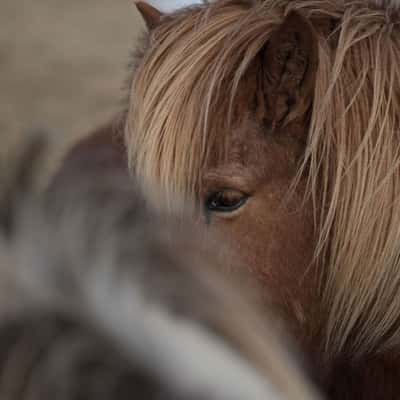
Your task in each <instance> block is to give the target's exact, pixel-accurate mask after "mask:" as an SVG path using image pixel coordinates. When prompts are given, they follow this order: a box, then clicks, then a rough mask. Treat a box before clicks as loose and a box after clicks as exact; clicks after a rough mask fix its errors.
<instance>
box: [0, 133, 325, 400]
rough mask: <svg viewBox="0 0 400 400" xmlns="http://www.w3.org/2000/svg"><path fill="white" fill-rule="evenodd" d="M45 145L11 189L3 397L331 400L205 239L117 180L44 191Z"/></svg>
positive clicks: (4, 192)
mask: <svg viewBox="0 0 400 400" xmlns="http://www.w3.org/2000/svg"><path fill="white" fill-rule="evenodd" d="M96 139H97V140H98V137H96ZM86 144H87V143H86ZM44 145H45V141H44V140H42V139H40V138H34V139H33V140H31V142H30V143H29V144H28V145H27V146H26V148H25V150H23V151H21V155H20V156H19V157H17V159H16V160H13V161H12V162H10V163H9V168H8V171H7V174H5V177H4V179H3V180H2V184H1V185H0V210H1V211H2V212H0V287H1V291H0V293H1V294H0V298H1V301H0V396H1V398H4V399H8V400H14V399H15V400H16V399H20V400H22V399H24V400H25V399H26V400H28V399H29V400H39V399H40V400H50V399H61V398H62V399H67V400H75V399H76V400H78V399H87V400H90V399H99V398H101V399H105V400H127V399H132V398H135V399H156V398H162V399H166V400H180V399H182V400H183V399H193V400H194V399H197V400H201V399H208V400H225V399H226V400H228V399H233V398H240V399H254V400H257V399H259V400H303V399H304V400H306V399H307V400H318V399H320V398H321V397H320V396H319V394H318V393H317V391H316V390H315V389H314V388H313V387H312V385H311V384H310V379H309V377H307V374H306V373H305V372H304V370H305V369H304V367H302V366H301V365H300V363H299V362H298V360H297V359H296V358H297V357H296V356H295V355H294V352H293V350H292V346H291V345H290V344H289V343H288V342H286V341H285V340H283V339H282V332H281V333H279V328H278V327H277V326H275V325H276V324H275V323H274V322H273V320H272V319H271V320H269V319H267V318H266V316H265V312H264V311H263V310H262V309H261V308H259V307H258V305H257V304H256V303H255V302H252V301H250V297H251V296H250V295H248V296H245V297H244V298H243V297H242V296H241V295H240V294H242V293H243V292H244V291H246V289H245V287H244V286H243V285H242V284H240V283H239V282H235V281H234V280H232V281H231V282H228V281H227V280H226V279H225V276H224V275H223V274H222V273H220V272H219V271H220V268H221V267H220V266H219V265H218V257H216V256H214V253H213V251H212V246H211V245H210V244H206V243H205V244H204V246H200V245H199V242H200V243H202V242H204V240H203V239H201V232H197V231H194V230H193V229H192V228H191V227H190V226H189V225H188V226H186V227H185V226H183V225H182V221H181V219H180V218H179V219H176V220H174V219H173V218H172V217H171V216H168V217H165V216H163V215H161V214H158V213H157V212H156V211H155V210H152V209H150V208H149V207H148V205H147V203H146V201H145V198H144V196H143V195H142V193H141V192H140V190H139V189H138V188H137V187H136V186H135V185H132V181H131V179H129V177H128V176H127V175H126V174H125V173H124V172H123V171H121V170H120V169H119V168H114V169H110V168H107V170H105V169H103V170H101V171H99V169H98V168H97V167H96V168H87V169H82V170H78V169H75V172H74V173H73V172H72V171H70V173H69V175H68V179H67V175H64V176H63V178H62V184H61V182H59V183H60V184H59V185H53V186H52V187H51V188H50V189H49V190H46V191H44V192H40V193H37V192H35V191H34V184H33V182H34V179H33V178H34V176H35V174H36V173H37V171H38V170H40V168H39V166H40V159H41V157H42V154H43V151H44V149H45V147H44ZM10 165H11V166H10ZM39 172H40V171H39ZM105 210H106V212H105ZM5 211H7V212H5ZM171 237H172V238H173V240H171ZM205 299H207V301H205ZM209 302H212V307H210V306H209Z"/></svg>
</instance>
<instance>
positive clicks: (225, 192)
mask: <svg viewBox="0 0 400 400" xmlns="http://www.w3.org/2000/svg"><path fill="white" fill-rule="evenodd" d="M248 197H249V196H248V195H247V194H245V193H243V192H241V191H239V190H232V189H222V190H218V191H215V192H213V193H211V194H210V195H209V196H208V197H207V199H206V202H205V207H206V209H207V211H212V212H232V211H235V210H237V209H239V208H240V207H242V206H243V205H244V203H246V200H247V199H248Z"/></svg>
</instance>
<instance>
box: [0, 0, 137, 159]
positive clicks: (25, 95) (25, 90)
mask: <svg viewBox="0 0 400 400" xmlns="http://www.w3.org/2000/svg"><path fill="white" fill-rule="evenodd" d="M0 26H1V28H0V136H1V139H2V144H1V145H0V157H1V156H4V155H6V154H7V152H9V151H10V148H11V147H12V146H15V145H16V143H18V142H19V141H20V140H21V138H23V137H24V136H25V135H27V134H28V133H29V132H31V131H32V130H36V129H41V128H43V129H46V130H48V131H49V132H50V134H51V135H50V138H51V149H52V151H51V160H49V165H50V164H51V165H54V166H55V165H56V164H57V162H59V159H60V157H61V156H62V154H63V153H64V152H65V151H66V149H67V148H68V147H69V146H71V144H72V143H74V142H75V141H76V140H77V139H78V138H80V137H82V136H84V135H86V134H88V133H90V131H91V130H93V129H95V128H96V127H97V126H98V125H101V124H102V123H104V122H106V121H107V120H108V119H110V118H111V117H112V115H113V114H115V113H116V112H117V111H118V110H120V109H121V103H122V100H123V98H124V94H125V92H124V91H123V85H124V81H125V79H126V77H127V64H128V62H129V57H130V54H131V50H132V49H133V48H134V46H135V42H136V41H137V39H138V37H139V35H140V34H141V33H142V32H143V31H144V25H143V23H142V20H141V18H140V16H139V15H138V13H137V11H136V8H135V6H134V2H133V0H68V1H65V0H34V1H32V0H1V1H0ZM3 159H4V157H3Z"/></svg>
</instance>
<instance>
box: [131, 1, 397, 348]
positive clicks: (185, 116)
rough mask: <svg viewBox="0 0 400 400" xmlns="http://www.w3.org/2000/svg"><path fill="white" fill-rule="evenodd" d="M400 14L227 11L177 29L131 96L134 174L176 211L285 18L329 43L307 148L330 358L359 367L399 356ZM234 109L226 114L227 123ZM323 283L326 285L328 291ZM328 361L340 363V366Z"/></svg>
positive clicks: (340, 8) (368, 7) (182, 15)
mask: <svg viewBox="0 0 400 400" xmlns="http://www.w3.org/2000/svg"><path fill="white" fill-rule="evenodd" d="M397 5H398V1H391V2H387V1H371V2H369V3H368V2H366V1H330V0H312V1H311V0H310V1H304V0H294V1H289V0H267V1H253V2H250V1H233V0H232V1H226V0H224V1H217V2H215V3H213V4H206V5H203V6H199V7H195V8H192V9H190V10H185V11H182V12H179V13H177V14H176V15H173V16H171V17H168V18H167V19H166V20H165V22H163V23H162V24H161V26H160V27H159V28H157V29H156V30H155V31H154V32H153V33H152V36H151V43H150V47H149V49H148V51H147V52H146V53H145V55H144V58H143V59H142V61H141V63H140V65H139V68H138V70H137V72H136V75H135V77H134V80H133V84H132V89H131V99H130V106H129V112H128V116H127V124H126V132H125V136H126V143H127V148H128V155H129V162H130V166H131V169H134V170H135V173H136V174H138V175H140V176H142V177H143V178H144V181H147V182H153V183H155V182H156V183H157V184H158V185H161V187H162V188H163V190H164V191H165V192H166V193H167V198H168V196H169V197H170V198H173V194H175V193H176V192H178V193H185V194H186V195H192V194H193V193H195V192H196V190H198V185H199V184H200V182H199V179H200V173H201V171H202V169H203V168H204V166H205V165H206V163H207V159H208V157H209V156H210V154H211V152H213V151H215V148H216V147H218V146H220V145H221V143H222V142H223V136H224V132H229V129H221V127H222V126H224V127H225V128H227V127H228V126H229V123H230V121H231V119H230V118H228V117H229V113H230V111H231V108H232V104H233V102H234V101H235V98H236V94H237V90H238V86H239V83H240V82H241V80H242V78H243V76H244V75H245V73H246V71H247V68H248V66H249V65H250V64H251V62H252V61H253V60H254V58H255V57H256V55H257V54H258V52H259V51H260V49H261V48H262V47H263V46H264V45H265V43H266V42H267V41H268V38H269V37H270V34H271V32H273V30H274V29H275V28H276V26H277V25H278V24H279V23H280V21H282V19H283V18H284V15H286V14H287V13H289V12H290V11H291V10H297V11H298V12H300V13H302V14H303V15H304V16H306V17H308V18H309V19H310V21H311V23H312V24H313V25H314V27H315V28H316V31H317V32H318V41H319V66H318V71H317V80H316V89H315V98H314V104H313V113H312V117H311V124H310V131H309V137H308V145H307V150H306V154H305V160H304V163H303V168H302V169H301V171H300V173H301V172H303V171H305V170H306V169H305V168H306V166H307V171H308V172H307V173H308V183H309V184H308V189H307V194H308V195H310V196H311V197H312V198H313V200H314V209H315V213H316V218H315V220H316V221H317V224H318V225H317V229H318V232H319V241H318V245H317V247H316V258H317V259H318V260H319V261H320V263H321V269H320V270H319V271H321V275H322V274H324V277H327V279H326V280H325V279H324V282H323V285H322V286H321V296H322V298H323V303H322V304H324V307H326V315H327V332H326V338H327V339H326V348H327V349H328V348H329V349H330V353H332V352H340V351H341V350H343V349H344V348H351V351H352V352H353V354H356V355H357V354H361V353H365V352H369V351H375V350H384V349H390V348H393V347H395V346H398V345H400V343H399V341H398V339H397V337H398V334H399V333H400V297H399V293H398V290H399V289H398V288H399V287H400V274H398V270H399V268H400V257H399V243H400V228H399V227H400V175H399V165H400V146H399V128H400V121H399V118H400V117H399V115H400V98H399V93H400V69H399V68H400V67H399V65H400V39H399V35H398V34H397V36H396V32H398V31H399V29H400V26H399V25H400V19H399V17H398V12H397V10H396V7H397ZM221 110H223V111H221ZM321 282H322V279H321ZM330 355H331V354H330Z"/></svg>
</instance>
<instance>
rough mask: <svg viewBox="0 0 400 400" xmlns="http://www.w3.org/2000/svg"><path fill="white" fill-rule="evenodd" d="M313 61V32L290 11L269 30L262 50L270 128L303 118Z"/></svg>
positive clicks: (311, 88) (315, 56)
mask: <svg viewBox="0 0 400 400" xmlns="http://www.w3.org/2000/svg"><path fill="white" fill-rule="evenodd" d="M317 65H318V42H317V37H316V34H315V32H314V30H313V28H312V26H311V25H310V23H309V22H308V21H307V20H306V19H305V18H304V17H302V16H301V15H300V14H298V13H297V12H291V13H290V14H288V16H287V17H286V19H285V20H284V21H283V23H282V25H281V26H280V27H279V28H278V29H277V30H276V31H275V32H273V34H272V36H271V38H270V40H269V41H268V43H267V45H266V48H265V51H264V59H263V70H264V75H265V76H264V85H265V92H264V93H265V94H266V99H265V101H266V104H267V111H268V117H267V122H268V123H270V124H271V126H272V127H273V128H275V127H277V126H283V125H286V124H288V123H289V122H292V121H295V120H296V121H297V120H300V122H302V121H305V120H306V117H307V115H308V110H309V109H310V106H311V104H312V101H313V97H314V89H315V78H316V70H317Z"/></svg>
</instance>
